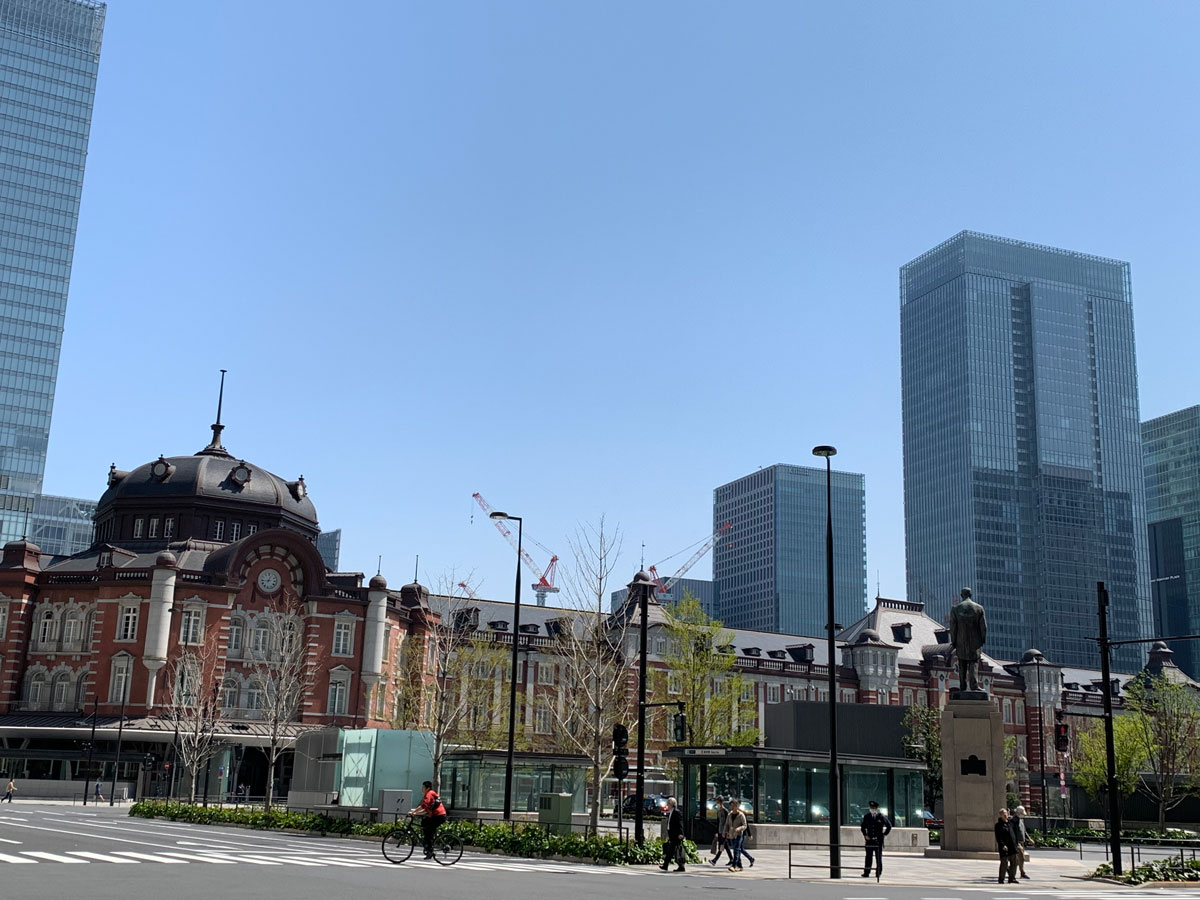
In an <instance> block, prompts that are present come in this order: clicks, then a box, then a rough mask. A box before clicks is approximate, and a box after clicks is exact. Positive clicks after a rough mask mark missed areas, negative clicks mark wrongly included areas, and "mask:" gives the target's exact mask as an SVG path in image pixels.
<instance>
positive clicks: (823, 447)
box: [813, 444, 837, 459]
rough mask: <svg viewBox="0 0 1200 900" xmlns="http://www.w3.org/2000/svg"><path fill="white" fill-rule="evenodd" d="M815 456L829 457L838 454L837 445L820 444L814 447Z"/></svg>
mask: <svg viewBox="0 0 1200 900" xmlns="http://www.w3.org/2000/svg"><path fill="white" fill-rule="evenodd" d="M813 456H824V457H825V458H826V459H828V458H829V457H831V456H837V447H830V446H829V445H828V444H820V445H818V446H816V447H813Z"/></svg>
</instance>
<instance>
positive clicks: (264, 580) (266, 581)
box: [258, 569, 283, 594]
mask: <svg viewBox="0 0 1200 900" xmlns="http://www.w3.org/2000/svg"><path fill="white" fill-rule="evenodd" d="M282 583H283V579H282V578H280V577H279V573H278V572H276V571H275V570H274V569H263V570H262V571H261V572H259V573H258V586H259V587H260V588H261V589H262V590H263V591H264V592H265V593H268V594H273V593H274V592H275V591H277V590H279V585H280V584H282Z"/></svg>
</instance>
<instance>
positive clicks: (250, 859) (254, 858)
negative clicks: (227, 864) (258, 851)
mask: <svg viewBox="0 0 1200 900" xmlns="http://www.w3.org/2000/svg"><path fill="white" fill-rule="evenodd" d="M237 859H238V862H248V863H254V864H255V865H256V866H278V865H281V863H277V862H275V860H273V859H259V858H258V857H257V856H239V857H238V858H237Z"/></svg>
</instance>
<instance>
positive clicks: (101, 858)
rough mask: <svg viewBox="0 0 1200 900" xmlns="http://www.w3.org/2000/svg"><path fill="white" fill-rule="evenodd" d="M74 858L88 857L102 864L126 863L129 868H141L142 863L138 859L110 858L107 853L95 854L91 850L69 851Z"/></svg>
mask: <svg viewBox="0 0 1200 900" xmlns="http://www.w3.org/2000/svg"><path fill="white" fill-rule="evenodd" d="M67 852H68V853H70V854H71V855H72V856H86V857H87V858H88V859H95V860H99V861H100V862H109V863H124V864H125V865H128V866H140V865H141V863H140V862H139V861H138V860H136V859H121V857H119V856H109V855H108V854H106V853H93V852H92V851H90V850H68V851H67Z"/></svg>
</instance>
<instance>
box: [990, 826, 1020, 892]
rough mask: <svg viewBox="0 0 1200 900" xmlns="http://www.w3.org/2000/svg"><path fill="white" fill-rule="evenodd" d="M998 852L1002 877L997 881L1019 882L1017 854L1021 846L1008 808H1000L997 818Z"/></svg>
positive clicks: (1001, 882) (1002, 882)
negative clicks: (1009, 818) (1009, 817)
mask: <svg viewBox="0 0 1200 900" xmlns="http://www.w3.org/2000/svg"><path fill="white" fill-rule="evenodd" d="M995 832H996V852H997V853H999V854H1000V877H999V878H998V879H997V881H999V882H1000V884H1004V882H1005V881H1006V880H1007V881H1008V883H1009V884H1016V883H1017V854H1018V853H1020V852H1021V848H1020V847H1018V846H1017V835H1016V833H1015V832H1014V831H1013V826H1012V822H1010V821H1009V820H1008V810H1007V809H1002V810H1000V818H999V819H997V820H996V826H995Z"/></svg>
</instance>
